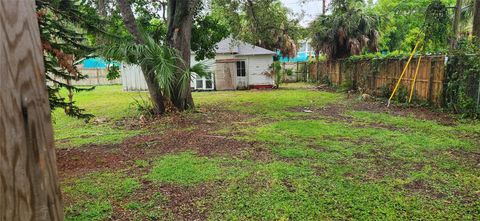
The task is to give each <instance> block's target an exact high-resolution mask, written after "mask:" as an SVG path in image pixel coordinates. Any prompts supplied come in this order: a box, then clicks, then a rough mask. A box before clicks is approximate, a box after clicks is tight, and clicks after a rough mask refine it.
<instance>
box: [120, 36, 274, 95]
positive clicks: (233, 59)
mask: <svg viewBox="0 0 480 221" xmlns="http://www.w3.org/2000/svg"><path fill="white" fill-rule="evenodd" d="M274 55H275V52H273V51H270V50H267V49H264V48H261V47H256V46H253V45H251V44H248V43H245V42H240V41H235V40H232V39H231V38H227V39H224V40H222V41H221V42H219V43H218V44H217V50H216V56H215V58H214V59H211V60H206V61H201V62H203V63H204V64H206V65H207V66H209V67H210V70H211V71H212V74H213V76H209V77H198V76H197V75H195V74H192V82H191V85H192V88H193V89H195V90H235V89H248V88H271V87H273V85H274V79H273V76H271V75H270V74H269V73H270V68H271V65H272V63H273V56H274ZM194 57H195V55H194V54H192V59H191V61H192V62H191V65H195V64H196V63H198V62H199V61H195V59H194ZM122 74H123V76H122V84H123V87H124V90H126V91H132V90H133V91H135V90H147V85H146V83H145V79H144V78H143V74H142V72H141V70H140V68H139V67H135V66H125V65H122Z"/></svg>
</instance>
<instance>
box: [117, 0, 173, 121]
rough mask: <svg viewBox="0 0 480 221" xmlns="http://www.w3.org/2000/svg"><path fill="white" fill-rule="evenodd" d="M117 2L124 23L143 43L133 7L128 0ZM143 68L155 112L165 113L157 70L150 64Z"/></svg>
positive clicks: (118, 0)
mask: <svg viewBox="0 0 480 221" xmlns="http://www.w3.org/2000/svg"><path fill="white" fill-rule="evenodd" d="M117 2H118V5H119V6H120V11H121V12H122V19H123V23H124V24H125V26H126V27H127V29H128V31H129V32H130V34H131V35H133V37H134V38H135V42H136V43H137V44H143V43H144V42H145V41H144V39H143V37H142V35H141V34H140V31H139V30H138V27H137V23H136V22H135V16H134V15H133V11H132V7H131V6H130V4H129V3H128V2H127V1H126V0H117ZM141 68H142V72H143V76H144V77H145V81H146V82H147V87H148V92H149V93H150V99H151V100H152V103H153V105H154V111H155V114H163V113H165V97H164V96H163V94H162V91H161V90H160V85H159V84H158V82H157V80H156V79H155V71H154V70H153V69H152V68H151V67H148V66H142V67H141Z"/></svg>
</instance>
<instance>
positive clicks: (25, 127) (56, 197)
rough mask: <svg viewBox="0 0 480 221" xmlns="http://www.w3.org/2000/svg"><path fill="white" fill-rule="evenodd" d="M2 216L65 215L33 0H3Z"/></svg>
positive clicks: (0, 219)
mask: <svg viewBox="0 0 480 221" xmlns="http://www.w3.org/2000/svg"><path fill="white" fill-rule="evenodd" d="M0 88H1V90H2V91H1V93H0V221H12V220H13V221H16V220H22V221H23V220H63V205H62V199H61V194H60V188H59V184H58V178H57V167H56V159H55V150H54V140H53V129H52V123H51V116H50V106H49V103H48V98H47V89H46V84H45V74H44V64H43V54H42V46H41V42H40V33H39V30H38V22H37V18H36V13H35V3H34V1H33V0H21V1H17V0H0Z"/></svg>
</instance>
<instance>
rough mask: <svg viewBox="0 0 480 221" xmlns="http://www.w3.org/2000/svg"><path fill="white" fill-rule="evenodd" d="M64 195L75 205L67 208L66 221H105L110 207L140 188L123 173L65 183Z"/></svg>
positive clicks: (95, 174)
mask: <svg viewBox="0 0 480 221" xmlns="http://www.w3.org/2000/svg"><path fill="white" fill-rule="evenodd" d="M64 185H65V186H64V188H63V192H64V194H65V195H66V196H67V197H68V198H69V199H70V200H72V201H74V202H75V203H74V204H72V205H70V206H67V207H66V208H65V211H66V215H65V216H66V220H85V221H87V220H105V219H107V218H109V217H110V216H111V215H112V212H113V211H112V203H114V202H116V201H119V200H122V199H124V198H126V197H128V196H129V195H130V194H132V193H133V192H134V191H135V190H136V189H138V188H139V187H140V184H139V182H138V179H137V178H128V177H126V175H124V174H123V173H118V172H117V173H113V172H95V173H91V174H88V175H87V176H85V177H82V178H81V179H75V180H71V181H67V182H66V183H65V184H64Z"/></svg>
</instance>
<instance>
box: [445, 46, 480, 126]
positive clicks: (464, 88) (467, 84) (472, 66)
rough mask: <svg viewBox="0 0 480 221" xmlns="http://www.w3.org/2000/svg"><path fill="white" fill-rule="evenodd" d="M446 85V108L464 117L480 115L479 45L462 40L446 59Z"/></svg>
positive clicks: (477, 116)
mask: <svg viewBox="0 0 480 221" xmlns="http://www.w3.org/2000/svg"><path fill="white" fill-rule="evenodd" d="M446 82H447V86H446V89H445V91H444V97H445V105H446V106H447V108H449V109H451V110H453V111H454V112H456V113H460V114H462V115H463V116H464V117H472V118H479V117H480V47H479V44H476V43H474V42H472V41H467V40H463V41H461V42H460V43H459V47H458V49H456V50H454V51H453V56H451V57H450V58H449V60H448V64H447V72H446Z"/></svg>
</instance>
